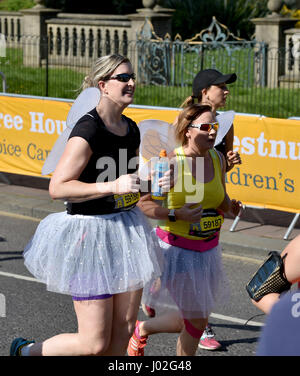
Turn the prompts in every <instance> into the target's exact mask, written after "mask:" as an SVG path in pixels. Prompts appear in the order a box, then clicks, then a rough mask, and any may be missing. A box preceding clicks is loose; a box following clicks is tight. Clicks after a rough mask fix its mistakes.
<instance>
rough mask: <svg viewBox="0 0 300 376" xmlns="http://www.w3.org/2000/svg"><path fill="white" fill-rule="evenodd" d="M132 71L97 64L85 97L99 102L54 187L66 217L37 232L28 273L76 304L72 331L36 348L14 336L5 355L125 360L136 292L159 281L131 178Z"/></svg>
mask: <svg viewBox="0 0 300 376" xmlns="http://www.w3.org/2000/svg"><path fill="white" fill-rule="evenodd" d="M134 78H135V77H134V73H133V70H132V66H131V64H130V61H129V60H128V59H127V58H124V57H122V56H119V55H110V56H104V57H101V58H100V59H98V60H97V61H96V63H95V64H94V66H93V68H92V71H91V73H90V75H89V76H88V77H86V79H85V82H84V84H83V89H84V88H86V87H98V88H99V90H100V92H101V98H100V101H99V104H98V105H97V106H96V108H95V109H93V110H92V111H90V112H89V113H88V114H86V115H84V116H83V117H82V118H81V119H80V120H79V121H78V123H77V124H76V125H75V127H74V128H73V130H72V132H71V134H70V137H69V140H68V142H67V145H66V148H65V151H64V153H63V155H62V157H61V159H60V161H59V163H58V165H57V167H56V169H55V171H54V174H53V176H52V179H51V182H50V187H49V191H50V195H51V197H52V198H53V199H60V200H64V201H65V200H66V201H67V202H68V204H67V212H63V213H54V214H51V215H49V216H48V217H46V218H45V219H44V220H43V221H42V222H41V223H40V224H39V226H38V228H37V230H36V232H35V234H34V236H33V238H32V240H31V242H30V243H29V244H28V245H27V247H26V249H25V251H24V258H25V265H26V266H27V268H28V269H29V270H30V271H31V273H32V274H33V275H35V276H36V277H37V278H38V279H39V280H41V281H43V282H45V283H46V284H47V288H48V290H50V291H56V292H60V293H65V294H69V295H71V296H72V297H73V301H74V308H75V312H76V315H77V320H78V333H71V334H60V335H57V336H54V337H52V338H50V339H47V340H45V341H44V342H41V343H35V342H34V341H28V340H27V339H24V338H17V339H15V340H14V341H13V343H12V345H11V355H124V354H125V352H126V348H127V344H128V341H129V338H130V336H131V334H132V332H133V329H134V324H135V321H136V318H137V313H138V309H139V304H140V298H141V293H142V288H143V286H144V285H145V283H146V282H147V281H149V280H150V279H151V278H153V276H155V275H159V274H160V269H159V265H158V262H157V259H156V256H155V252H154V251H155V247H156V246H158V245H157V243H156V236H155V235H151V227H150V225H149V224H148V222H147V220H146V219H145V217H144V215H143V214H142V213H141V211H140V210H139V209H138V208H137V207H135V205H136V203H137V202H138V200H139V197H140V193H139V191H140V182H139V178H138V175H137V174H136V173H135V171H137V163H136V162H137V160H138V159H137V158H136V156H137V155H138V154H137V153H138V147H139V143H140V134H139V129H138V127H137V125H136V124H135V123H134V121H132V120H131V119H129V118H127V117H126V116H124V115H123V114H122V112H123V110H124V109H125V108H126V107H127V106H128V105H129V104H130V103H132V101H133V95H134V90H135V82H134Z"/></svg>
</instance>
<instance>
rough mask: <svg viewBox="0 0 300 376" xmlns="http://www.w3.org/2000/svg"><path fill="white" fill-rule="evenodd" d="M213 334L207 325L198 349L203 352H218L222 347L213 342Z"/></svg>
mask: <svg viewBox="0 0 300 376" xmlns="http://www.w3.org/2000/svg"><path fill="white" fill-rule="evenodd" d="M214 337H215V333H214V331H213V330H212V328H211V326H210V325H209V324H207V326H206V328H205V329H204V332H203V334H202V337H201V338H200V342H199V347H200V348H201V349H205V350H218V349H219V348H221V347H222V345H221V344H220V343H219V342H218V341H216V340H215V338H214Z"/></svg>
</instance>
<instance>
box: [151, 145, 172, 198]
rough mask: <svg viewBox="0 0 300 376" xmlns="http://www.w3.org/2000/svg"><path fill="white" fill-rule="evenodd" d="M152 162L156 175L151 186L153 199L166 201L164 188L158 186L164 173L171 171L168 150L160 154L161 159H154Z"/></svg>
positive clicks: (163, 150)
mask: <svg viewBox="0 0 300 376" xmlns="http://www.w3.org/2000/svg"><path fill="white" fill-rule="evenodd" d="M151 162H152V163H153V164H154V173H153V176H152V184H151V197H152V198H153V199H154V200H164V199H165V198H166V193H163V192H162V187H160V186H159V185H158V180H159V179H160V178H161V177H163V176H164V173H165V172H166V171H168V170H169V169H170V167H169V159H168V158H167V152H166V150H165V149H162V150H161V151H160V153H159V158H157V157H156V158H152V161H151Z"/></svg>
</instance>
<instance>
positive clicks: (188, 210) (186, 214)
mask: <svg viewBox="0 0 300 376" xmlns="http://www.w3.org/2000/svg"><path fill="white" fill-rule="evenodd" d="M195 205H196V204H195V203H189V204H185V205H183V206H182V207H181V208H180V209H176V212H175V214H176V218H177V219H180V220H182V221H187V222H193V223H195V222H199V221H200V219H201V216H202V212H203V208H202V205H199V206H197V207H196V208H193V206H195Z"/></svg>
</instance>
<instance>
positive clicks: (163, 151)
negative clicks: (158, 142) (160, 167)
mask: <svg viewBox="0 0 300 376" xmlns="http://www.w3.org/2000/svg"><path fill="white" fill-rule="evenodd" d="M159 156H160V157H166V156H167V151H166V150H165V149H162V150H161V151H160V153H159Z"/></svg>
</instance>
